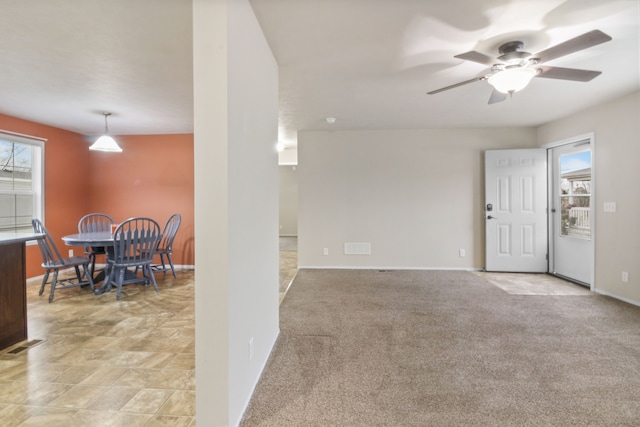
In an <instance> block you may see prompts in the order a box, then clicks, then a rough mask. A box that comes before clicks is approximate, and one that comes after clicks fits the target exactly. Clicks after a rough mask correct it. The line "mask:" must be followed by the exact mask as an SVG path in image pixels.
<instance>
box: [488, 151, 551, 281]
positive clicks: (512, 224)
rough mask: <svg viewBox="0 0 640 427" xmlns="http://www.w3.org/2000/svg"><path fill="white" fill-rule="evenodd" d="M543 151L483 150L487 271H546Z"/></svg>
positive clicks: (545, 194)
mask: <svg viewBox="0 0 640 427" xmlns="http://www.w3.org/2000/svg"><path fill="white" fill-rule="evenodd" d="M546 164H547V161H546V150H544V149H529V150H489V151H486V152H485V218H486V221H485V224H486V227H485V237H486V265H485V268H486V270H487V271H513V272H540V273H541V272H546V271H547V209H546V208H547V185H546V181H547V166H546Z"/></svg>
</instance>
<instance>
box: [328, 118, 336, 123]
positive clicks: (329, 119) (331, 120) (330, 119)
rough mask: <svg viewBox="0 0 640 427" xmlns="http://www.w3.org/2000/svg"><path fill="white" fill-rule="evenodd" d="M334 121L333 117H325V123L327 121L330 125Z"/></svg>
mask: <svg viewBox="0 0 640 427" xmlns="http://www.w3.org/2000/svg"><path fill="white" fill-rule="evenodd" d="M335 122H336V118H335V117H327V123H329V124H330V125H332V124H334V123H335Z"/></svg>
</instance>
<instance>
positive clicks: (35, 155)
mask: <svg viewBox="0 0 640 427" xmlns="http://www.w3.org/2000/svg"><path fill="white" fill-rule="evenodd" d="M0 140H2V141H5V142H10V143H13V144H20V145H28V146H31V150H32V151H31V182H32V186H33V188H32V190H31V192H32V193H33V202H34V205H33V216H34V217H35V218H38V219H39V220H41V221H42V222H43V223H44V219H45V204H44V203H45V179H44V176H45V161H44V158H45V157H44V156H45V145H46V144H45V142H46V141H47V140H46V139H45V138H39V137H36V136H31V135H24V134H20V133H16V132H11V131H6V130H2V129H0ZM0 193H3V194H25V192H24V191H22V190H17V191H16V190H11V191H7V190H0ZM7 232H9V233H11V232H12V231H7ZM13 232H16V230H15V229H14V230H13ZM33 244H35V242H33V241H30V242H27V245H33Z"/></svg>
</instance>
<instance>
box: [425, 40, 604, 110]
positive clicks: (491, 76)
mask: <svg viewBox="0 0 640 427" xmlns="http://www.w3.org/2000/svg"><path fill="white" fill-rule="evenodd" d="M609 40H611V37H610V36H609V35H607V34H605V33H603V32H602V31H600V30H593V31H589V32H588V33H585V34H582V35H580V36H578V37H575V38H573V39H570V40H567V41H565V42H563V43H560V44H558V45H555V46H552V47H550V48H548V49H545V50H543V51H541V52H538V53H536V54H535V55H532V54H531V53H529V52H525V51H524V50H523V49H524V43H522V42H521V41H510V42H507V43H504V44H502V45H500V47H499V48H498V53H499V56H498V57H497V58H492V57H490V56H487V55H485V54H483V53H480V52H476V51H473V50H472V51H470V52H466V53H461V54H460V55H455V56H454V58H460V59H464V60H467V61H473V62H478V63H480V64H484V65H490V66H491V68H490V69H489V70H488V71H487V72H486V73H484V74H483V75H481V76H479V77H474V78H473V79H469V80H465V81H463V82H460V83H456V84H453V85H450V86H445V87H443V88H440V89H436V90H433V91H431V92H427V94H428V95H435V94H436V93H440V92H444V91H445V90H449V89H453V88H456V87H458V86H463V85H466V84H468V83H473V82H477V81H479V80H487V81H488V83H489V84H490V85H491V86H493V92H492V93H491V97H490V98H489V104H494V103H496V102H500V101H504V100H505V99H506V98H507V95H513V93H514V92H518V91H519V90H522V89H524V88H525V87H526V86H527V84H529V82H530V81H531V79H532V78H533V77H544V78H547V79H561V80H573V81H578V82H588V81H590V80H592V79H594V78H596V77H597V76H599V75H600V74H601V71H591V70H579V69H575V68H561V67H550V66H546V65H541V64H543V63H546V62H548V61H551V60H552V59H556V58H559V57H561V56H565V55H569V54H571V53H574V52H578V51H580V50H583V49H587V48H589V47H592V46H596V45H598V44H600V43H604V42H608V41H609Z"/></svg>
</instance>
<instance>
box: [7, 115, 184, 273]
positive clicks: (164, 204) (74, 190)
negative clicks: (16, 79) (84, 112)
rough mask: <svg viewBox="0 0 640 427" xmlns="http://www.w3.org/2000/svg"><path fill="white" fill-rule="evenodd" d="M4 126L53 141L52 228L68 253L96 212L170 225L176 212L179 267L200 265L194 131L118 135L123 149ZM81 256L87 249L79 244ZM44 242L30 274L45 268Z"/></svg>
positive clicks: (31, 250)
mask: <svg viewBox="0 0 640 427" xmlns="http://www.w3.org/2000/svg"><path fill="white" fill-rule="evenodd" d="M0 130H5V131H10V132H16V133H22V134H25V135H31V136H36V137H39V138H46V139H47V141H46V142H45V154H44V156H45V226H46V227H47V229H48V230H49V233H51V235H52V237H53V238H54V240H55V241H56V243H57V244H58V249H60V252H61V253H62V255H63V256H66V254H67V253H68V250H69V249H71V248H70V247H67V246H65V245H64V242H63V241H62V240H61V237H62V236H64V235H66V234H71V233H75V232H77V229H78V228H77V227H78V226H77V224H78V220H79V219H80V218H81V217H82V216H83V215H85V214H87V213H89V212H105V213H108V214H109V215H111V216H112V217H113V218H114V219H115V220H116V221H122V220H125V219H127V218H129V217H132V216H148V217H151V218H153V219H155V220H156V221H158V223H159V224H160V226H161V227H164V223H165V222H166V220H167V218H169V216H170V215H171V214H173V213H174V212H179V213H180V214H181V215H182V225H181V226H180V229H179V230H178V234H177V236H176V240H175V243H174V255H173V260H174V263H175V264H181V265H193V264H194V259H195V256H194V241H193V239H194V231H193V230H194V215H193V209H194V200H193V198H194V182H193V179H194V178H193V135H192V134H181V135H136V136H116V139H117V141H118V143H119V144H120V146H121V147H122V148H123V150H124V151H123V152H122V153H101V152H94V151H89V145H90V141H88V140H87V139H86V138H85V137H84V136H83V135H80V134H77V133H74V132H69V131H66V130H62V129H58V128H55V127H51V126H47V125H43V124H40V123H35V122H31V121H28V120H23V119H19V118H16V117H11V116H7V115H3V114H0ZM74 250H75V252H76V254H78V253H81V252H80V251H81V248H74ZM41 262H42V258H41V256H40V252H39V251H38V248H37V246H28V247H27V277H34V276H40V275H42V274H43V273H44V271H43V269H42V267H41V266H40V263H41Z"/></svg>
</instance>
